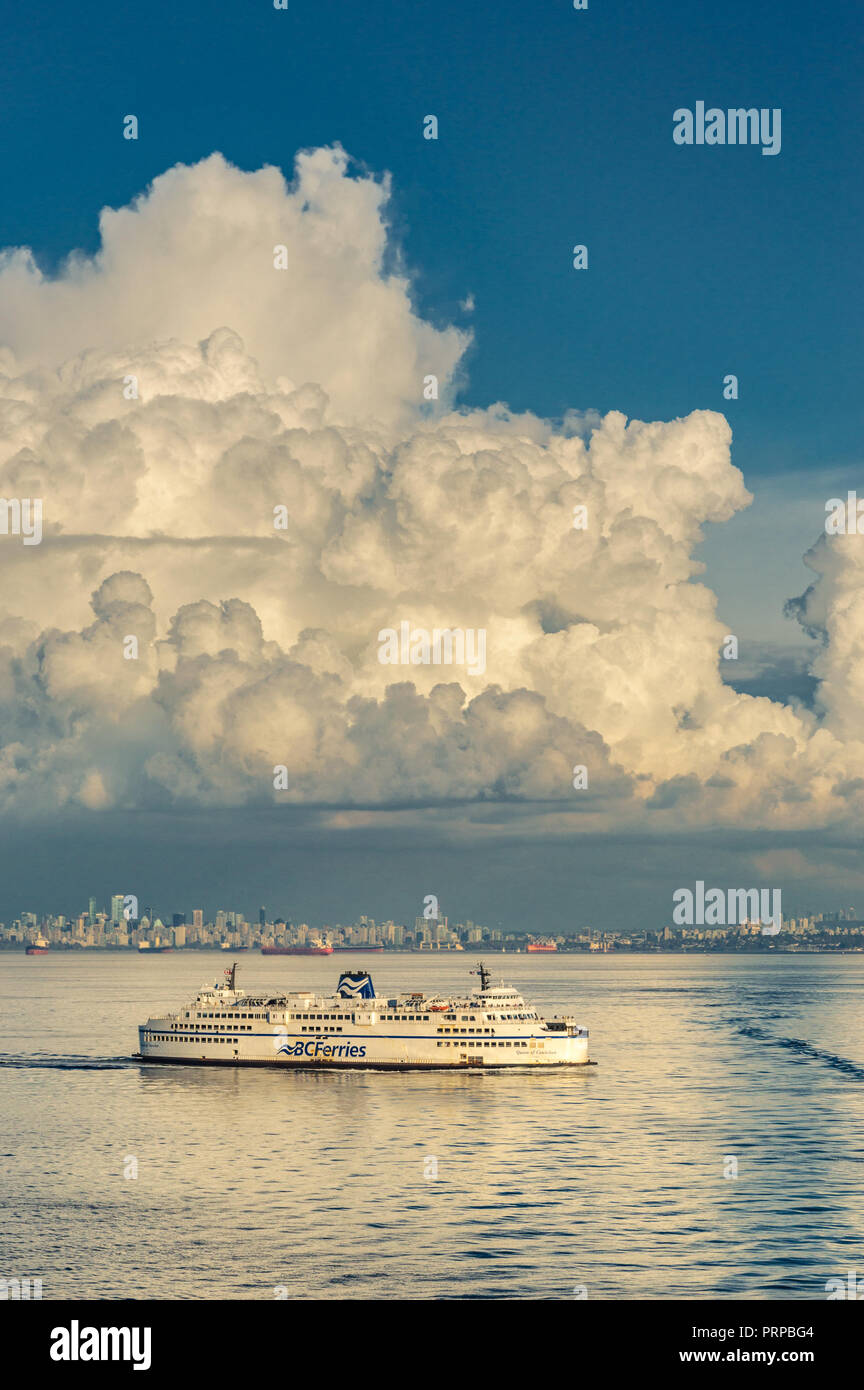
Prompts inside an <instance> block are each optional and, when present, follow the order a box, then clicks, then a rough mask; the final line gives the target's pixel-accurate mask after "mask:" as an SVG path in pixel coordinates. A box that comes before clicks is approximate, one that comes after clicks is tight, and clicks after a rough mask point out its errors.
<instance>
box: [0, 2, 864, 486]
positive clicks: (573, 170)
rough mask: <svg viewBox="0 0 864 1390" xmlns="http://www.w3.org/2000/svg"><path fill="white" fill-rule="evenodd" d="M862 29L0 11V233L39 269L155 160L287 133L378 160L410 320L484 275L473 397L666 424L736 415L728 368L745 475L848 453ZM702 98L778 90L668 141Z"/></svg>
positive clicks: (455, 310) (355, 13)
mask: <svg viewBox="0 0 864 1390" xmlns="http://www.w3.org/2000/svg"><path fill="white" fill-rule="evenodd" d="M859 37H860V21H859V19H858V16H857V15H856V13H855V10H854V8H853V7H848V6H845V5H839V4H836V3H835V4H831V5H828V6H827V7H825V6H814V5H811V4H803V3H794V2H793V3H780V2H779V0H768V3H764V4H761V5H759V6H758V7H756V6H753V5H752V4H751V3H743V0H732V2H731V3H728V4H726V5H723V6H694V5H692V3H685V2H684V0H681V2H680V3H664V4H655V5H650V4H644V3H632V2H631V3H623V4H619V5H611V4H604V3H602V2H601V0H591V3H590V6H589V9H588V10H587V11H574V10H573V9H572V8H571V7H570V6H569V4H568V3H567V0H554V2H551V0H550V2H547V3H540V4H537V3H532V4H524V3H516V0H503V2H502V3H497V4H492V3H486V4H477V3H467V4H466V3H441V0H436V3H431V0H417V2H416V3H411V4H410V5H408V4H404V3H387V0H378V3H376V4H374V5H371V6H360V5H356V4H348V3H344V2H343V3H332V0H314V3H313V0H291V4H290V8H289V10H287V11H277V10H274V9H273V7H272V4H270V3H269V0H220V3H219V4H218V5H214V4H212V3H204V0H185V3H184V4H182V5H180V6H177V5H175V4H169V3H166V0H154V3H151V4H148V5H147V6H146V7H145V8H141V7H136V6H124V5H117V4H116V3H112V2H111V0H85V3H83V4H79V5H76V6H70V5H68V4H63V3H58V0H48V3H46V4H43V5H40V7H39V11H38V18H37V19H36V22H34V15H33V13H32V12H31V11H29V10H28V9H26V8H24V9H22V8H19V9H18V10H16V11H14V12H12V13H10V14H8V15H7V17H6V19H5V21H4V35H3V48H4V65H3V66H4V82H3V89H2V93H0V104H2V121H3V129H4V138H3V140H2V142H0V178H2V186H3V188H4V190H5V194H6V196H5V197H4V199H3V204H2V209H0V243H2V244H4V245H10V244H13V245H14V244H17V245H21V244H29V245H31V246H32V247H33V248H34V250H35V252H36V254H37V256H38V257H39V258H40V259H41V260H42V263H43V264H45V265H51V264H52V263H53V262H55V261H56V260H57V258H58V257H62V256H63V255H65V254H66V253H67V252H68V251H69V250H70V249H71V248H73V247H81V248H84V249H85V250H88V251H92V250H94V249H95V246H96V235H97V233H96V216H97V212H98V209H99V208H100V207H102V206H103V205H104V204H109V205H113V206H117V205H121V204H123V203H125V202H127V201H128V200H129V199H130V198H131V197H132V196H134V195H135V194H136V193H137V192H139V191H140V190H141V189H142V188H143V187H144V186H145V185H146V184H147V183H148V182H149V180H150V179H151V178H153V177H154V176H155V175H157V174H158V173H160V172H161V171H162V170H164V169H165V168H166V167H167V166H169V165H170V164H172V163H175V162H177V161H184V162H186V161H195V160H197V159H199V158H201V157H202V156H204V155H206V154H208V153H210V152H211V151H212V150H214V149H218V150H221V151H222V152H223V153H224V154H225V155H226V156H227V157H228V158H229V159H230V160H232V162H234V163H236V164H238V165H239V166H240V167H242V168H249V169H252V168H256V167H258V166H260V165H261V164H262V163H265V162H272V163H275V164H279V165H281V166H282V167H283V168H284V169H285V170H286V172H288V173H289V174H290V171H291V167H292V161H293V155H294V152H295V151H296V150H297V149H298V148H302V147H305V146H317V145H321V144H329V143H332V142H333V141H334V140H340V141H341V142H342V143H343V145H344V146H345V148H346V149H347V150H348V151H349V153H350V154H352V155H353V156H354V157H355V158H356V159H358V160H361V161H363V162H365V163H366V164H367V165H368V166H369V167H370V168H372V169H374V170H376V171H381V170H384V169H389V170H390V171H391V172H392V174H393V176H394V201H393V206H392V209H391V215H392V217H393V220H394V223H395V225H396V227H397V228H398V231H399V234H400V237H401V240H402V242H403V245H404V248H405V254H406V260H407V263H408V265H409V266H410V267H412V269H414V270H415V271H416V272H417V280H416V288H417V294H418V299H419V304H420V307H421V309H422V311H423V313H424V314H425V315H427V316H430V317H432V318H433V319H435V320H440V321H445V320H454V321H456V322H468V321H469V320H468V317H467V316H465V315H462V314H460V310H459V303H460V301H461V300H462V299H463V298H464V297H465V295H466V294H467V293H472V294H473V295H474V296H475V300H476V310H475V312H474V314H473V315H471V316H470V322H471V324H472V326H473V328H474V332H475V337H476V343H475V346H474V349H473V351H472V352H471V354H470V357H469V360H468V368H469V372H470V381H469V383H468V387H467V390H466V393H465V396H464V399H465V400H466V401H467V402H470V403H479V404H485V403H488V402H489V401H492V400H497V399H505V400H507V401H508V402H509V403H510V404H511V405H513V406H514V407H516V408H519V409H532V410H535V411H537V412H539V413H541V414H546V415H551V416H556V415H560V414H561V413H562V411H564V410H566V409H567V408H570V407H576V408H588V407H594V408H598V409H601V410H608V409H620V410H623V411H624V412H625V413H627V414H628V415H632V416H637V417H639V418H645V419H655V418H670V417H672V416H675V415H679V414H684V413H686V412H687V411H689V410H691V409H692V408H694V407H697V406H706V407H712V408H719V409H723V408H724V404H723V401H722V395H721V391H722V379H723V377H724V375H725V374H726V373H727V372H735V373H736V374H737V375H738V377H739V379H740V399H739V400H738V401H737V402H734V403H732V402H730V403H728V404H727V405H726V406H725V408H726V409H727V410H728V412H729V415H730V419H731V421H732V423H733V427H734V429H735V461H736V462H737V463H738V464H739V466H740V467H742V468H743V469H744V471H745V473H746V475H747V477H748V479H752V478H755V477H756V476H758V475H760V474H765V473H785V472H787V471H789V470H793V469H806V470H810V469H813V468H822V467H846V466H849V465H851V464H856V463H857V460H858V458H859V454H860V450H859V443H858V441H859V437H860V429H861V419H860V399H861V393H860V389H859V383H860V379H861V374H862V373H861V368H862V363H861V340H860V333H859V319H860V301H859V298H858V297H856V296H855V295H854V294H853V293H851V292H850V291H851V289H852V287H853V286H854V285H855V284H856V283H857V280H858V272H857V264H856V259H855V258H856V257H857V246H858V243H859V229H860V226H861V221H862V190H861V180H860V177H859V171H858V164H857V153H858V145H857V142H858V131H859V109H858V105H857V93H856V76H855V72H854V69H853V65H852V63H851V61H850V55H851V53H852V52H853V50H854V48H855V45H856V40H857V39H858V38H859ZM698 99H704V100H706V102H707V103H708V104H709V105H710V104H712V103H714V104H717V105H719V106H721V107H726V106H739V105H742V106H751V105H752V106H758V107H762V106H767V107H772V108H773V107H775V106H779V107H781V108H782V111H783V145H782V150H781V153H780V154H779V156H777V157H774V158H771V157H763V156H762V155H761V153H760V151H759V150H758V149H756V148H746V149H741V148H728V147H727V148H715V149H708V148H704V147H703V148H701V149H699V148H695V147H693V148H682V147H678V146H676V145H674V144H673V142H672V138H671V131H672V112H673V110H674V109H675V108H676V107H678V106H680V105H686V106H692V105H693V104H694V103H695V101H696V100H698ZM129 112H134V113H135V114H137V115H138V117H139V120H140V123H141V132H140V139H139V140H138V141H137V143H136V142H131V141H125V140H123V139H122V138H121V119H122V117H123V116H124V115H125V114H127V113H129ZM430 112H431V113H434V114H436V115H437V116H438V118H439V122H440V138H439V140H438V141H437V142H432V141H424V140H423V139H422V138H421V122H422V117H423V116H424V115H426V114H427V113H430ZM577 242H578V243H584V244H587V245H588V247H589V260H590V265H589V271H588V273H582V274H579V273H576V272H574V271H573V269H572V268H571V257H570V248H571V247H572V246H573V245H574V244H575V243H577Z"/></svg>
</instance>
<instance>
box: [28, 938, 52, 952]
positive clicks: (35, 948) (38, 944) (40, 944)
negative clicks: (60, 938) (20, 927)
mask: <svg viewBox="0 0 864 1390" xmlns="http://www.w3.org/2000/svg"><path fill="white" fill-rule="evenodd" d="M50 950H51V947H50V945H49V944H48V942H47V941H46V940H45V938H44V936H37V938H36V940H35V941H31V943H30V945H29V946H25V947H24V954H25V956H47V954H48V952H49V951H50Z"/></svg>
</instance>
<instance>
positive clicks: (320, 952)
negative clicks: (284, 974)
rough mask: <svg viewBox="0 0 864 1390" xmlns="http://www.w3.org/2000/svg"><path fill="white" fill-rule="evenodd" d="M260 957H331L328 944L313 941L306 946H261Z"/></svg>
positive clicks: (331, 949)
mask: <svg viewBox="0 0 864 1390" xmlns="http://www.w3.org/2000/svg"><path fill="white" fill-rule="evenodd" d="M261 954H262V956H332V954H333V947H332V946H331V945H330V942H329V941H327V942H324V941H313V942H311V944H310V945H308V946H262V947H261Z"/></svg>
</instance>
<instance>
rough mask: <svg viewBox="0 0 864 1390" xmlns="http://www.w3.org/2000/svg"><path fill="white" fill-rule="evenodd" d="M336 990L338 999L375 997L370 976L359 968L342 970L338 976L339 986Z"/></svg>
mask: <svg viewBox="0 0 864 1390" xmlns="http://www.w3.org/2000/svg"><path fill="white" fill-rule="evenodd" d="M336 992H337V994H338V996H339V998H340V999H374V998H375V990H374V987H373V985H372V976H371V975H366V974H365V973H364V972H363V971H361V970H344V971H343V972H342V974H341V975H340V976H339V988H338V990H337V991H336Z"/></svg>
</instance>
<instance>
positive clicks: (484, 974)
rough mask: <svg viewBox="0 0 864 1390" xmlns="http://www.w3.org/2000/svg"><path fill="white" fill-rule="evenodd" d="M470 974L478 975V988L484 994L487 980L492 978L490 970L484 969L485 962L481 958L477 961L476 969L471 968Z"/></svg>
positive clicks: (487, 983) (487, 985) (487, 984)
mask: <svg viewBox="0 0 864 1390" xmlns="http://www.w3.org/2000/svg"><path fill="white" fill-rule="evenodd" d="M471 974H472V975H479V976H480V988H481V990H482V991H483V992H484V994H485V992H486V990H487V989H488V988H489V981H490V980H491V978H492V974H491V971H489V970H487V969H486V966H485V964H484V963H483V961H482V960H481V961H478V962H477V969H476V970H472V971H471Z"/></svg>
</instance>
